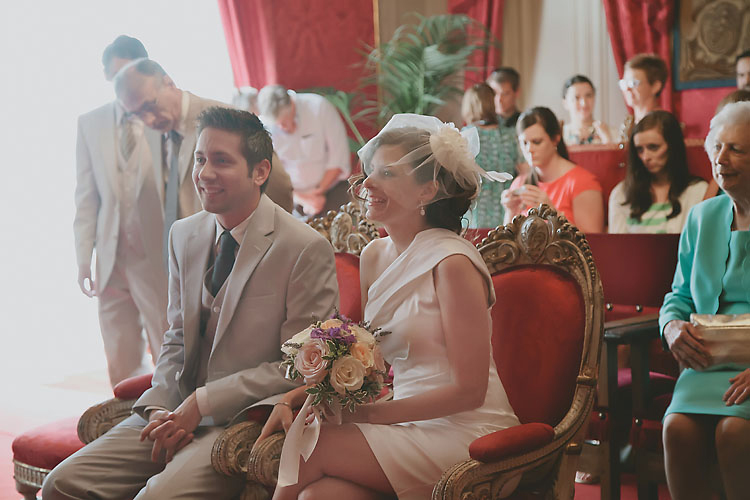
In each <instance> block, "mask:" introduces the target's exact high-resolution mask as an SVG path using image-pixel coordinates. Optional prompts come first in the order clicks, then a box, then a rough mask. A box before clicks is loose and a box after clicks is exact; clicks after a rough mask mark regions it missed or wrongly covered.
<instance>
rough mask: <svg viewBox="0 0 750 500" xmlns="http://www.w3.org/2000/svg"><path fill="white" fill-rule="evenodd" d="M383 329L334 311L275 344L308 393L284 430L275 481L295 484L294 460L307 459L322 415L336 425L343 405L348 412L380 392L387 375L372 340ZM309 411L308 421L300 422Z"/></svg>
mask: <svg viewBox="0 0 750 500" xmlns="http://www.w3.org/2000/svg"><path fill="white" fill-rule="evenodd" d="M387 333H388V332H383V331H381V330H380V329H379V328H376V329H374V330H372V331H370V327H369V325H368V324H367V323H355V322H354V321H352V320H351V319H349V318H347V317H346V316H343V315H341V314H339V313H338V312H337V313H336V314H334V315H333V316H331V318H329V319H328V320H326V321H316V322H315V323H313V324H312V325H311V326H309V327H308V328H306V329H304V330H302V331H301V332H299V333H298V334H296V335H295V336H293V337H292V338H291V339H289V340H288V341H286V342H284V344H283V345H282V346H281V350H282V351H283V352H284V361H283V362H282V363H281V367H282V368H285V369H286V376H287V378H288V379H290V380H300V379H302V381H304V383H305V384H307V386H308V387H307V390H306V391H305V392H307V394H308V396H307V400H306V401H305V404H304V405H302V409H301V410H300V411H299V413H298V414H297V417H296V418H295V419H294V421H293V422H292V425H291V426H290V427H289V430H288V431H287V433H286V438H285V440H284V445H283V447H282V452H281V461H280V463H279V474H278V484H279V486H289V485H292V484H297V480H298V475H299V459H300V457H302V458H303V459H304V460H305V461H307V459H308V458H310V455H311V454H312V452H313V450H314V449H315V445H316V444H317V443H318V436H319V434H320V425H321V422H322V420H323V417H324V416H325V417H326V418H327V419H328V420H329V421H331V422H334V423H338V424H340V423H341V412H342V411H343V410H348V411H350V412H354V411H355V410H356V409H357V406H359V405H361V404H365V403H368V402H370V401H373V400H375V399H376V398H377V397H378V396H379V395H380V393H381V392H382V390H383V386H384V382H385V377H386V376H387V375H388V374H387V373H386V371H385V362H384V360H383V355H382V354H381V353H380V347H379V346H378V342H379V340H380V337H381V336H382V335H386V334H387ZM282 404H287V403H282ZM326 410H330V411H329V412H328V413H327V412H326ZM311 413H312V414H313V420H312V422H311V423H310V424H309V425H306V420H307V417H308V415H310V414H311Z"/></svg>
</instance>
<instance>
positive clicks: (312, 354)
mask: <svg viewBox="0 0 750 500" xmlns="http://www.w3.org/2000/svg"><path fill="white" fill-rule="evenodd" d="M328 352H329V351H328V345H327V344H326V343H325V341H323V340H321V339H311V340H309V341H308V342H306V343H305V345H303V346H302V347H300V349H299V351H298V352H297V357H296V358H294V367H295V368H296V369H297V371H298V372H299V373H300V375H302V376H303V377H304V379H305V383H306V384H317V383H318V382H320V381H321V380H323V378H325V376H326V371H327V370H326V369H327V368H328V361H326V360H325V359H323V356H327V355H328Z"/></svg>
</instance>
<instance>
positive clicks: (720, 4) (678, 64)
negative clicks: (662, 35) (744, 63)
mask: <svg viewBox="0 0 750 500" xmlns="http://www.w3.org/2000/svg"><path fill="white" fill-rule="evenodd" d="M676 4H677V13H676V19H675V23H674V25H675V28H674V44H673V46H674V57H673V60H672V72H673V75H674V84H675V88H676V89H677V90H684V89H695V88H704V87H733V86H734V85H735V82H736V80H735V66H734V59H735V58H736V57H737V55H739V54H740V53H742V52H743V51H744V50H747V49H750V2H748V1H747V0H678V1H677V2H676Z"/></svg>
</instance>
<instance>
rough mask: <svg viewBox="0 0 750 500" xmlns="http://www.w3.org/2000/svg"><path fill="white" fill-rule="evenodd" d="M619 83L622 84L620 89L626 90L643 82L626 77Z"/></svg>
mask: <svg viewBox="0 0 750 500" xmlns="http://www.w3.org/2000/svg"><path fill="white" fill-rule="evenodd" d="M618 83H619V85H620V90H622V91H623V92H625V91H626V90H628V89H631V90H632V89H634V88H636V87H638V86H639V85H640V84H641V81H640V80H626V79H625V78H623V79H622V80H620V81H619V82H618Z"/></svg>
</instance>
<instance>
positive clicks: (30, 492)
mask: <svg viewBox="0 0 750 500" xmlns="http://www.w3.org/2000/svg"><path fill="white" fill-rule="evenodd" d="M16 491H17V492H18V493H20V494H21V496H23V500H37V498H36V494H37V492H38V491H39V487H38V486H32V485H30V484H26V483H21V482H18V481H16Z"/></svg>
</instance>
